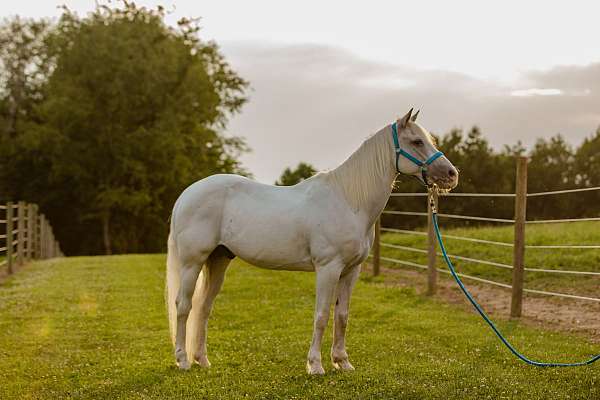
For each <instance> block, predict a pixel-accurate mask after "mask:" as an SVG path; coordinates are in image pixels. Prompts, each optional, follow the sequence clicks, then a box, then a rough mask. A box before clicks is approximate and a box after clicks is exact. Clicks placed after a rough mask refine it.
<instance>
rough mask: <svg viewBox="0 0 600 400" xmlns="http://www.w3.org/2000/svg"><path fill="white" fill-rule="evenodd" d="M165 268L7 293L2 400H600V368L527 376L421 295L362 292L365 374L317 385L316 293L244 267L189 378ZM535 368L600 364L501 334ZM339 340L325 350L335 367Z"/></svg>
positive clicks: (523, 335)
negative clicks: (173, 324) (308, 360)
mask: <svg viewBox="0 0 600 400" xmlns="http://www.w3.org/2000/svg"><path fill="white" fill-rule="evenodd" d="M163 275H164V256H162V255H151V256H113V257H88V258H69V259H63V260H57V261H46V262H39V263H36V264H33V265H31V266H29V267H27V268H25V269H24V270H22V271H20V272H19V273H18V274H16V275H15V276H14V277H12V278H11V279H10V280H8V281H7V282H5V283H4V284H2V285H1V286H0V398H1V399H13V398H15V399H16V398H18V399H30V398H49V399H50V398H51V399H57V398H67V397H69V398H71V397H72V398H102V399H118V398H140V399H148V398H219V399H223V398H232V399H238V398H264V399H273V398H282V399H283V398H286V399H294V398H298V399H300V398H336V399H344V398H365V399H366V398H414V399H438V398H444V399H448V398H467V399H483V398H490V399H500V398H507V399H508V398H511V399H514V398H527V399H541V398H552V399H567V398H568V399H590V398H599V397H600V374H599V371H600V370H599V367H600V364H599V365H597V366H592V367H586V368H578V369H537V368H534V367H529V366H526V365H524V364H522V363H520V362H517V361H516V360H515V359H513V358H512V356H510V355H509V354H508V353H507V352H506V351H505V350H504V349H503V348H501V347H500V345H499V342H498V341H497V340H496V339H495V338H494V337H493V336H492V335H491V334H490V332H489V331H488V329H487V328H486V327H485V326H484V325H483V324H482V322H481V321H480V320H479V318H478V317H477V316H475V315H473V314H469V313H465V312H463V311H460V309H458V308H457V307H456V306H450V305H447V304H443V303H441V302H439V301H437V300H432V299H427V298H424V297H421V296H418V295H416V294H415V293H414V291H413V290H407V289H399V288H394V287H385V286H383V285H382V284H381V283H379V282H378V281H377V280H371V279H368V278H365V279H361V281H360V282H359V283H358V285H357V288H356V290H355V295H354V297H353V303H352V306H351V320H350V326H349V332H348V346H349V353H350V358H351V360H352V362H353V363H354V366H355V367H356V369H357V370H356V371H355V372H353V373H347V374H343V373H338V372H335V371H332V367H331V366H330V364H329V362H327V363H324V366H325V367H326V370H327V374H326V375H325V376H323V377H310V376H307V375H306V374H305V371H304V363H305V356H306V352H307V350H308V345H309V340H310V336H311V319H312V309H313V279H314V276H313V275H312V274H308V273H292V272H272V271H265V270H259V269H256V268H251V267H248V266H247V265H245V264H243V263H241V262H234V263H233V264H232V267H231V268H230V270H229V271H228V274H227V279H226V281H225V286H224V289H223V292H222V293H221V295H220V297H219V298H218V299H217V303H216V306H215V310H214V314H213V318H212V319H211V322H210V330H209V357H210V359H211V362H212V363H213V367H212V368H210V369H209V370H202V369H200V368H197V367H195V368H193V369H192V370H191V371H189V372H181V371H178V370H177V369H176V368H175V366H174V363H173V357H172V350H171V345H170V342H169V339H168V333H167V322H166V317H165V307H164V303H163ZM500 326H501V328H502V329H503V330H504V331H505V332H506V333H507V334H508V335H509V336H510V337H511V338H512V340H514V342H515V344H516V345H517V346H518V347H519V348H521V349H523V350H524V351H525V352H526V353H527V354H529V355H531V356H532V357H534V358H539V359H543V360H564V361H566V360H578V359H582V358H586V357H588V356H590V355H591V354H593V353H594V352H597V351H598V349H597V348H594V346H592V345H590V344H588V343H585V341H584V340H582V339H581V338H577V337H574V336H568V335H565V334H558V333H552V332H547V331H546V332H540V331H536V330H532V329H530V328H526V327H522V326H519V325H518V324H517V323H514V322H501V323H500ZM330 337H331V329H329V330H328V333H327V336H326V340H325V343H324V348H323V349H324V352H323V356H324V360H328V351H329V350H328V348H329V346H330V345H331V339H330Z"/></svg>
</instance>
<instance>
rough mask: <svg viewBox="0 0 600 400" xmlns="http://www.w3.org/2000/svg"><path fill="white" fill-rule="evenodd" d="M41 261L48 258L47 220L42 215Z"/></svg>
mask: <svg viewBox="0 0 600 400" xmlns="http://www.w3.org/2000/svg"><path fill="white" fill-rule="evenodd" d="M39 244H40V259H42V260H43V259H45V258H46V220H45V218H44V214H40V239H39Z"/></svg>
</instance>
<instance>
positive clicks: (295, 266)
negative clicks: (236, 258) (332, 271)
mask: <svg viewBox="0 0 600 400" xmlns="http://www.w3.org/2000/svg"><path fill="white" fill-rule="evenodd" d="M240 258H241V259H242V260H244V261H246V262H247V263H249V264H252V265H254V266H256V267H259V268H265V269H272V270H284V271H305V272H311V271H314V270H315V267H314V265H313V264H312V263H311V262H310V259H308V260H305V261H295V262H289V261H285V262H283V263H282V262H281V260H275V259H273V260H266V259H264V258H261V259H251V258H248V257H242V256H240Z"/></svg>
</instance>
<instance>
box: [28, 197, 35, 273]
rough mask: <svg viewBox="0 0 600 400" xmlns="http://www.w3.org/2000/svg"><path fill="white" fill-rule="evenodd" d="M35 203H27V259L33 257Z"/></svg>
mask: <svg viewBox="0 0 600 400" xmlns="http://www.w3.org/2000/svg"><path fill="white" fill-rule="evenodd" d="M33 219H34V216H33V204H27V255H26V258H27V260H28V261H29V260H32V259H33V227H34V223H33Z"/></svg>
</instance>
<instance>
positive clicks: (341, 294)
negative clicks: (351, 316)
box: [331, 264, 360, 371]
mask: <svg viewBox="0 0 600 400" xmlns="http://www.w3.org/2000/svg"><path fill="white" fill-rule="evenodd" d="M359 273H360V264H359V265H357V266H355V267H353V268H352V269H351V270H350V271H348V272H347V273H346V274H345V275H343V276H342V277H340V281H339V282H338V285H337V296H336V302H335V312H334V318H333V345H332V346H331V362H332V363H333V366H334V367H335V368H336V369H339V370H342V371H352V370H353V369H354V367H353V366H352V364H350V361H349V360H348V353H347V352H346V326H348V310H349V308H350V296H351V295H352V289H353V288H354V284H355V283H356V280H357V278H358V275H359Z"/></svg>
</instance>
